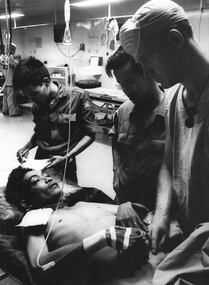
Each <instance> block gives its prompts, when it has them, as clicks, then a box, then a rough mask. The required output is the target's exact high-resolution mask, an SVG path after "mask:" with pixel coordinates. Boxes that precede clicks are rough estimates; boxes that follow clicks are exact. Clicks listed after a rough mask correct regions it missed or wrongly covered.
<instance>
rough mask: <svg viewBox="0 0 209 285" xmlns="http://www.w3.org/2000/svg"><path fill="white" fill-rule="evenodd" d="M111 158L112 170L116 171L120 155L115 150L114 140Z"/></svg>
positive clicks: (116, 149)
mask: <svg viewBox="0 0 209 285" xmlns="http://www.w3.org/2000/svg"><path fill="white" fill-rule="evenodd" d="M112 157H113V170H118V169H119V165H120V155H119V152H118V148H117V142H116V139H115V138H113V140H112Z"/></svg>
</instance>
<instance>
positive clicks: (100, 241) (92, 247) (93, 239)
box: [83, 230, 107, 256]
mask: <svg viewBox="0 0 209 285" xmlns="http://www.w3.org/2000/svg"><path fill="white" fill-rule="evenodd" d="M105 246H107V242H106V235H105V230H102V231H99V232H98V233H96V234H94V235H91V236H90V237H87V238H85V239H84V240H83V248H84V251H85V253H86V254H87V255H88V256H90V255H92V254H94V253H95V252H97V251H98V250H100V249H101V248H103V247H105Z"/></svg>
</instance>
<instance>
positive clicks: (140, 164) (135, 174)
mask: <svg viewBox="0 0 209 285" xmlns="http://www.w3.org/2000/svg"><path fill="white" fill-rule="evenodd" d="M106 73H107V74H108V76H109V77H112V76H113V74H114V76H115V78H116V80H117V82H118V83H119V84H120V85H121V87H122V90H123V92H124V93H125V94H126V95H127V96H128V98H129V100H127V101H126V102H125V103H123V104H122V105H121V106H120V107H119V109H118V110H117V112H116V114H115V117H114V126H113V128H112V129H111V131H110V133H109V135H110V136H111V137H112V153H113V171H114V182H113V186H114V190H115V191H116V193H117V196H118V198H119V201H120V203H124V202H127V201H130V202H137V203H141V204H143V205H145V206H146V207H147V208H149V209H150V210H154V208H155V202H156V188H157V180H158V173H159V170H160V167H161V164H162V159H163V151H164V141H165V122H164V110H165V96H164V92H163V91H162V90H161V89H160V88H159V86H158V84H157V82H156V81H154V80H153V79H151V78H150V77H145V76H144V72H143V67H142V65H141V64H140V63H135V60H134V58H133V57H132V56H131V55H129V54H127V53H126V52H125V51H124V50H123V49H122V48H121V47H120V48H119V49H118V50H117V51H116V52H115V53H114V54H113V55H112V56H111V57H110V58H109V59H108V61H107V65H106Z"/></svg>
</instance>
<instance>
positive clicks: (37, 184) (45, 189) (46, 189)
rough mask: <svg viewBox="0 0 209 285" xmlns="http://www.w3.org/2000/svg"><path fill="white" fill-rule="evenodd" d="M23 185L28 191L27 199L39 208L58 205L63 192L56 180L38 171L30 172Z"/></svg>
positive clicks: (26, 175)
mask: <svg viewBox="0 0 209 285" xmlns="http://www.w3.org/2000/svg"><path fill="white" fill-rule="evenodd" d="M23 184H24V185H25V186H26V188H27V189H28V193H29V195H28V197H29V198H27V199H28V200H30V203H31V204H32V205H33V206H34V207H38V208H39V207H43V206H47V205H50V204H54V203H57V202H58V200H59V197H60V195H61V192H62V191H61V188H60V187H59V185H58V184H57V182H56V181H55V180H53V179H52V178H51V177H49V176H43V175H42V174H41V173H40V172H38V171H28V172H27V173H26V174H25V176H24V178H23Z"/></svg>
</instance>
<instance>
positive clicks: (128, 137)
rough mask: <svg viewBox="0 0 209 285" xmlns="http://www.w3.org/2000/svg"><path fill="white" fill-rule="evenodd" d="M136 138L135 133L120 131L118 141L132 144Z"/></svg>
mask: <svg viewBox="0 0 209 285" xmlns="http://www.w3.org/2000/svg"><path fill="white" fill-rule="evenodd" d="M133 140H134V134H129V133H122V132H120V133H119V134H118V140H117V142H118V143H121V144H124V145H131V144H132V143H133Z"/></svg>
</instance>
